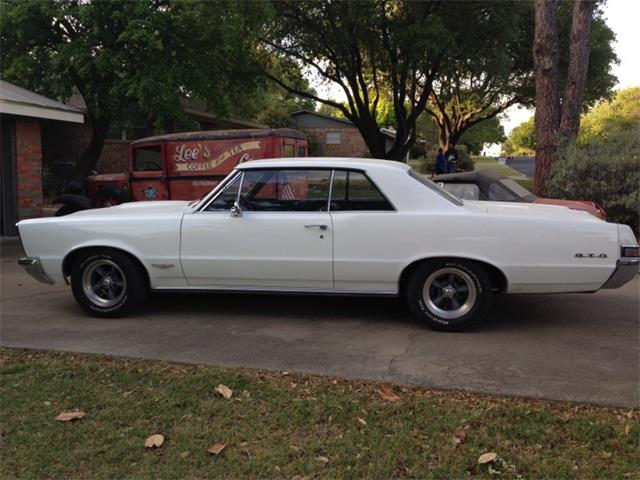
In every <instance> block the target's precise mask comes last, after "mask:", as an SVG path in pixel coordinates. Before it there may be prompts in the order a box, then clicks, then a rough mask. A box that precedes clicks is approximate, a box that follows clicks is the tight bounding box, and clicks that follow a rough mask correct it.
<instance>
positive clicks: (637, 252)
mask: <svg viewBox="0 0 640 480" xmlns="http://www.w3.org/2000/svg"><path fill="white" fill-rule="evenodd" d="M638 257H640V246H638V245H622V246H621V247H620V258H638Z"/></svg>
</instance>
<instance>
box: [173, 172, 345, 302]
mask: <svg viewBox="0 0 640 480" xmlns="http://www.w3.org/2000/svg"><path fill="white" fill-rule="evenodd" d="M330 180H331V170H313V169H260V170H258V169H245V170H243V171H241V172H240V173H239V174H238V175H237V176H236V177H235V178H234V179H233V180H232V181H230V182H229V183H228V184H227V186H226V187H225V188H224V189H223V190H222V191H221V192H220V193H219V194H218V195H217V196H216V197H215V198H213V199H212V201H210V202H209V203H208V204H207V205H206V206H205V207H203V208H202V209H201V210H200V211H196V212H193V213H190V214H187V215H185V216H184V218H183V223H182V240H181V263H182V268H183V271H184V274H185V277H186V279H187V282H188V284H189V285H192V286H199V287H205V288H237V289H245V288H247V289H294V290H330V289H332V288H333V271H332V256H333V228H332V224H331V216H330V214H329V212H328V197H329V188H330ZM234 205H235V207H234ZM232 209H233V210H234V212H233V213H232Z"/></svg>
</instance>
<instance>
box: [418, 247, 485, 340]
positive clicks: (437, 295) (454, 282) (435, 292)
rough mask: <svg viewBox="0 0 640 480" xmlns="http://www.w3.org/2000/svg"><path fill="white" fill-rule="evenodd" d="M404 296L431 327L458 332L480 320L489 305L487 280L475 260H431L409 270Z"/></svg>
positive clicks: (422, 319)
mask: <svg viewBox="0 0 640 480" xmlns="http://www.w3.org/2000/svg"><path fill="white" fill-rule="evenodd" d="M407 300H408V303H409V307H410V308H411V311H412V312H413V314H414V316H415V317H416V318H418V319H419V320H421V321H423V322H425V323H426V324H427V325H428V326H429V327H430V328H432V329H433V330H440V331H445V332H458V331H460V330H464V329H465V328H468V327H470V326H471V325H472V324H474V323H476V322H478V321H480V320H482V318H483V317H484V316H485V315H486V313H487V311H488V310H489V306H490V305H491V281H490V279H489V276H488V275H487V273H486V272H485V270H484V269H483V268H482V267H481V266H480V265H479V264H477V263H476V262H472V261H466V260H446V259H442V260H431V261H428V262H425V263H423V264H422V265H420V266H419V267H418V269H417V270H416V271H415V272H414V273H413V275H412V276H411V278H410V279H409V283H408V285H407Z"/></svg>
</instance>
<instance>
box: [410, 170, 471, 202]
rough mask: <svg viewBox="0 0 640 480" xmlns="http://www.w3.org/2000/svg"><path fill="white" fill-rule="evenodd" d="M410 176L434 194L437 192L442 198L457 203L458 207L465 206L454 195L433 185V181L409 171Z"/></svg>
mask: <svg viewBox="0 0 640 480" xmlns="http://www.w3.org/2000/svg"><path fill="white" fill-rule="evenodd" d="M409 176H410V177H411V178H414V179H416V180H417V181H418V182H420V183H421V184H423V185H424V186H425V187H427V188H429V189H430V190H433V191H434V192H436V193H437V194H438V195H440V196H441V197H444V198H446V199H447V200H449V201H450V202H451V203H455V204H456V205H458V206H461V205H463V204H464V203H463V201H462V200H460V199H459V198H458V197H456V196H454V195H451V194H450V193H449V192H447V191H445V190H444V189H442V188H440V187H439V186H438V185H436V184H435V183H433V182H432V181H431V180H428V179H426V178H424V177H423V176H422V175H418V174H417V173H416V172H414V171H413V170H409Z"/></svg>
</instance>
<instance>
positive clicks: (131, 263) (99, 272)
mask: <svg viewBox="0 0 640 480" xmlns="http://www.w3.org/2000/svg"><path fill="white" fill-rule="evenodd" d="M107 278H110V279H111V281H110V282H107V283H105V281H106V280H105V279H107ZM96 285H99V286H97V287H96ZM71 290H72V292H73V296H74V298H75V299H76V302H78V305H80V307H82V309H83V310H84V311H85V312H87V313H88V314H89V315H92V316H95V317H107V318H116V317H122V316H124V315H127V314H129V313H131V312H133V311H135V310H136V309H138V308H139V307H140V306H141V305H142V304H143V303H144V301H145V300H146V298H147V295H148V293H149V285H148V280H147V275H146V273H145V272H144V271H143V270H142V268H141V267H140V266H139V265H138V264H137V263H136V261H135V260H134V259H133V258H131V257H130V256H129V255H127V254H126V253H123V252H119V251H117V250H111V249H100V250H91V251H88V252H87V253H85V254H83V255H80V256H79V257H78V258H77V259H76V261H75V262H74V265H73V269H72V270H71Z"/></svg>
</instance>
